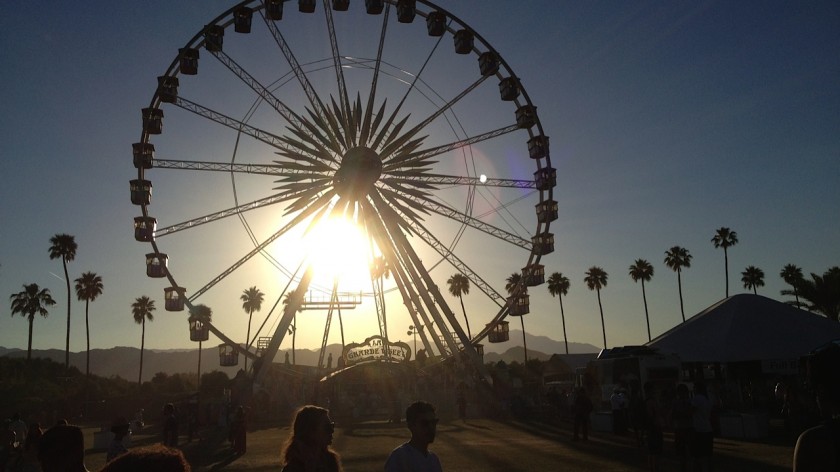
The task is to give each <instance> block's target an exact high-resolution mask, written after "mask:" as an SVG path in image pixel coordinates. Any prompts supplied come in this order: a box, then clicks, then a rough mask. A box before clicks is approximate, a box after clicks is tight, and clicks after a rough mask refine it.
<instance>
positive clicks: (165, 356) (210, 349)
mask: <svg viewBox="0 0 840 472" xmlns="http://www.w3.org/2000/svg"><path fill="white" fill-rule="evenodd" d="M527 341H528V358H529V359H541V360H546V359H548V358H549V357H551V354H555V353H564V352H565V348H564V347H563V343H562V342H559V341H555V340H553V339H551V338H548V337H546V336H532V335H530V334H529V335H527ZM483 344H484V361H485V362H498V361H500V360H503V361H505V362H508V363H509V362H511V361H518V362H522V361H523V360H524V353H523V352H522V331H521V330H511V332H510V340H509V341H507V342H504V343H499V344H492V343H488V342H486V341H485V342H484V343H483ZM286 352H287V350H285V349H281V350H280V352H278V353H277V356H276V357H275V358H274V360H275V362H283V361H284V360H285V356H286ZM569 352H570V353H591V352H598V348H596V347H595V346H592V345H591V344H581V343H569ZM330 353H331V354H332V355H333V365H335V362H336V361H337V359H338V357H339V356H340V355H341V345H340V344H330V345H328V346H327V351H326V353H325V354H324V362H325V363H326V361H327V357H328V356H329V354H330ZM319 354H320V351H319V350H315V349H297V350H296V351H295V361H296V363H297V364H302V365H316V364H317V363H318V357H319ZM0 356H9V357H26V350H22V349H8V348H4V347H0ZM32 356H33V357H40V358H48V359H51V360H53V361H55V362H59V363H64V351H63V350H60V349H46V350H33V351H32ZM289 357H290V358H291V353H289ZM70 364H71V365H72V366H74V367H76V368H78V369H79V370H80V371H82V372H84V370H85V353H84V351H82V352H71V353H70ZM139 366H140V349H138V348H134V347H122V346H118V347H114V348H111V349H91V351H90V371H91V373H93V374H96V375H100V376H103V377H114V376H120V377H122V378H124V379H128V380H136V379H137V375H138V369H139ZM197 367H198V349H171V350H159V349H156V350H153V349H146V351H145V353H144V354H143V380H144V381H146V380H149V379H151V378H152V376H154V374H156V373H157V372H165V373H167V374H169V375H172V374H176V373H183V372H195V371H196V368H197ZM243 367H244V359H243V358H242V357H240V359H239V365H238V366H234V367H221V366H220V365H219V354H218V350H217V348H216V346H207V347H205V348H204V349H202V351H201V371H202V372H211V371H213V370H218V371H221V372H224V373H226V374H227V375H228V376H230V377H233V376H234V375H235V374H236V372H237V371H238V370H239V369H241V368H243Z"/></svg>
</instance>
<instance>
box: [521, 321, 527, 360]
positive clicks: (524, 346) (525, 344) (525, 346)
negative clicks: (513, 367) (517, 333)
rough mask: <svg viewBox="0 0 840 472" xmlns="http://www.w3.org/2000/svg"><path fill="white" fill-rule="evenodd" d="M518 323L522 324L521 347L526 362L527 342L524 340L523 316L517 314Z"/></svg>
mask: <svg viewBox="0 0 840 472" xmlns="http://www.w3.org/2000/svg"><path fill="white" fill-rule="evenodd" d="M519 323H521V324H522V349H523V350H524V351H525V363H526V364H527V363H528V343H526V342H525V316H524V315H519Z"/></svg>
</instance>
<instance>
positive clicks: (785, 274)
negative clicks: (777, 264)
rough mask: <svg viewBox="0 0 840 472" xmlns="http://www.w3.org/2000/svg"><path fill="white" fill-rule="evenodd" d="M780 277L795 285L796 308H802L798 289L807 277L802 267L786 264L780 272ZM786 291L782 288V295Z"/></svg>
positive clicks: (792, 285)
mask: <svg viewBox="0 0 840 472" xmlns="http://www.w3.org/2000/svg"><path fill="white" fill-rule="evenodd" d="M779 277H781V278H782V279H783V280H784V281H785V283H787V284H788V285H790V286H791V287H793V296H794V297H795V298H796V308H801V306H800V304H799V292H798V291H797V287H798V286H799V285H800V284H801V283H802V281H803V280H804V279H805V277H804V276H803V275H802V269H800V268H799V267H797V266H795V265H794V264H786V265H785V266H784V267H783V268H782V271H781V272H779ZM784 292H785V291H784V290H782V295H784V294H785V293H784Z"/></svg>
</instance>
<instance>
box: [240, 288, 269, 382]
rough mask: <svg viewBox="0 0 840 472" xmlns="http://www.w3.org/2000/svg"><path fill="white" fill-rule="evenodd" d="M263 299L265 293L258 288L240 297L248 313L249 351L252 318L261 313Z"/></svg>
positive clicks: (248, 346) (250, 289)
mask: <svg viewBox="0 0 840 472" xmlns="http://www.w3.org/2000/svg"><path fill="white" fill-rule="evenodd" d="M263 298H264V295H263V293H262V292H261V291H260V290H259V289H258V288H257V287H256V286H253V287H251V288H249V289H247V290H243V291H242V295H240V296H239V299H240V300H242V309H243V310H245V311H246V312H247V313H248V332H247V334H246V335H245V349H246V350H248V351H250V350H251V316H252V315H253V314H254V312H255V311H260V308H262V302H263ZM245 372H248V356H245Z"/></svg>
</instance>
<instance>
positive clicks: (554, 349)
mask: <svg viewBox="0 0 840 472" xmlns="http://www.w3.org/2000/svg"><path fill="white" fill-rule="evenodd" d="M525 340H526V342H527V343H528V358H529V359H530V358H531V351H532V350H533V351H535V352H541V353H546V354H548V356H549V357H551V354H565V353H566V347H565V345H564V343H563V341H555V340H553V339H551V338H549V337H548V336H534V335H533V334H530V333H527V332H526V333H525ZM482 344H483V345H484V357H485V360H486V358H487V354H488V353H491V352H492V353H496V354H504V353H506V352H508V351H510V350H511V349H512V348H514V347H518V348H519V352H520V359H521V358H522V356H521V353H522V330H521V329H511V330H510V340H508V341H506V342H503V343H489V342H487V341H486V340H485V341H483V342H482ZM593 352H594V353H597V352H601V348H599V347H595V346H593V345H591V344H586V343H575V342H569V354H589V353H593ZM505 362H507V360H506V361H505Z"/></svg>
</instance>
